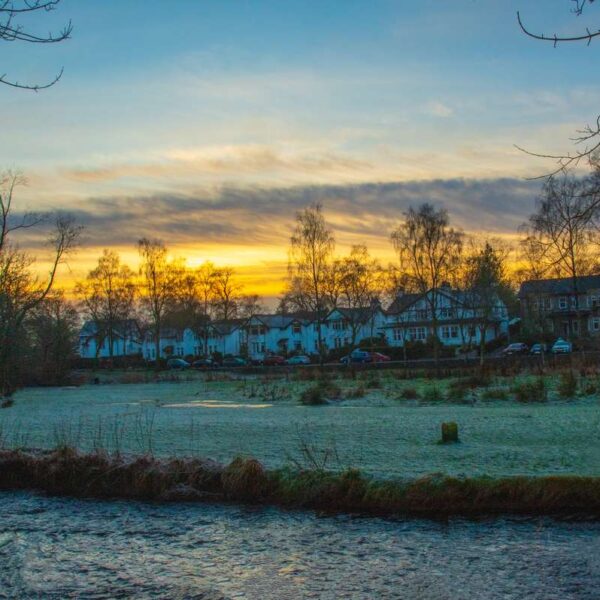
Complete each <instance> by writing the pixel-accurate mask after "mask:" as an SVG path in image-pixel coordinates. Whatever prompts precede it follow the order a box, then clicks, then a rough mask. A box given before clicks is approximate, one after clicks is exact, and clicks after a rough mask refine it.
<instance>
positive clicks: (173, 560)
mask: <svg viewBox="0 0 600 600" xmlns="http://www.w3.org/2000/svg"><path fill="white" fill-rule="evenodd" d="M0 514H2V520H1V522H0V565H1V567H0V597H1V598H11V599H13V598H18V599H24V600H27V599H34V598H35V599H46V598H48V599H57V600H58V599H60V600H63V599H66V598H93V599H100V598H106V599H109V598H110V599H113V598H136V599H138V598H139V599H144V598H152V599H154V598H162V599H184V598H186V599H187V598H189V599H198V600H199V599H205V600H216V599H219V598H231V599H233V598H240V599H241V598H244V599H257V600H269V599H273V600H283V599H288V598H289V599H294V600H296V599H300V598H323V599H332V600H333V599H336V600H337V599H340V598H360V599H379V598H396V599H404V598H406V599H410V600H419V599H424V600H425V599H427V600H443V599H448V600H450V599H452V600H455V599H470V598H473V599H477V600H485V599H495V598H498V599H500V598H502V599H504V600H506V599H512V598H514V599H519V600H521V599H523V598H528V599H529V600H531V599H537V598H539V599H540V600H541V599H543V600H549V599H554V598H556V599H561V600H567V599H571V598H572V599H578V600H582V599H586V598H589V599H597V598H598V597H599V590H600V524H599V523H590V522H567V521H555V520H552V519H548V518H543V519H514V518H512V519H507V518H494V519H489V520H478V521H469V520H462V519H456V520H450V521H444V522H434V521H428V520H415V519H409V520H385V519H373V518H358V517H351V516H336V517H331V516H318V515H315V514H313V513H309V512H285V511H281V510H277V509H273V508H268V509H264V508H257V509H252V508H244V507H239V506H218V505H203V504H151V503H141V502H114V501H111V502H107V501H91V500H74V499H68V498H48V497H44V496H40V495H35V494H29V493H23V492H18V493H12V492H11V493H6V492H5V493H0Z"/></svg>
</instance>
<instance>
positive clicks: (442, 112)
mask: <svg viewBox="0 0 600 600" xmlns="http://www.w3.org/2000/svg"><path fill="white" fill-rule="evenodd" d="M426 108H427V112H428V113H429V114H431V115H433V116H434V117H442V118H446V117H451V116H452V115H453V114H454V110H452V109H451V108H450V107H449V106H447V105H446V104H443V103H442V102H430V103H429V104H428V105H427V107H426Z"/></svg>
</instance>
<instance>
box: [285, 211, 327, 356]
mask: <svg viewBox="0 0 600 600" xmlns="http://www.w3.org/2000/svg"><path fill="white" fill-rule="evenodd" d="M334 248H335V240H334V237H333V233H332V231H331V229H329V227H328V226H327V223H326V222H325V217H324V216H323V209H322V207H321V205H320V204H313V205H312V206H309V207H308V208H305V209H304V210H302V211H300V212H298V213H297V214H296V227H295V229H294V233H293V234H292V237H291V239H290V252H289V263H288V273H289V286H290V289H291V290H292V293H293V294H294V295H296V297H297V299H298V300H297V302H298V304H299V305H303V306H305V307H306V308H308V309H309V310H311V311H313V312H314V315H315V324H316V327H317V340H318V342H317V343H318V351H319V360H320V363H321V364H323V356H324V348H323V335H322V323H323V318H324V316H325V315H324V312H325V308H326V306H327V304H326V303H327V294H326V281H327V274H328V269H329V268H330V265H331V261H332V255H333V251H334Z"/></svg>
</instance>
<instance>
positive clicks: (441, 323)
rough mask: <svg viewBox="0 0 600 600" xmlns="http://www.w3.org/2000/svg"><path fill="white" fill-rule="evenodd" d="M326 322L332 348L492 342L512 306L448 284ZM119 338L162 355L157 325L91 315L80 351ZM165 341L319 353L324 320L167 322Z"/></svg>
mask: <svg viewBox="0 0 600 600" xmlns="http://www.w3.org/2000/svg"><path fill="white" fill-rule="evenodd" d="M434 304H435V313H434V307H433V305H434ZM434 317H435V318H434ZM434 323H435V325H434ZM320 329H321V344H322V348H323V349H324V350H325V351H332V350H336V349H342V348H349V347H354V346H355V345H357V344H359V343H360V342H361V341H363V340H365V339H367V338H369V339H375V340H376V341H377V342H378V343H381V344H387V345H390V346H395V347H403V346H405V345H406V344H408V343H413V342H425V341H426V340H427V339H428V338H429V337H431V336H433V335H434V334H435V335H437V337H438V339H439V340H441V342H442V343H443V344H445V345H448V346H454V347H458V346H462V347H465V346H477V345H479V343H480V342H481V340H482V338H483V340H484V341H485V342H490V341H493V340H495V339H497V338H498V337H500V336H505V335H506V333H507V331H508V311H507V309H506V306H505V304H504V303H503V302H502V300H501V299H500V298H496V299H495V301H494V302H493V306H491V307H489V306H488V307H486V308H485V310H484V309H483V308H482V307H480V306H478V305H477V302H475V301H474V300H473V298H472V297H468V296H466V295H465V294H464V293H461V292H459V291H457V290H454V289H452V288H450V287H449V286H447V285H446V286H442V287H440V288H438V289H436V290H429V291H428V292H427V293H424V294H404V293H402V292H400V293H399V294H398V296H397V297H396V299H395V300H394V301H393V302H392V303H391V304H390V305H389V306H388V307H387V308H386V309H384V308H383V306H382V305H381V304H380V303H379V302H377V301H374V302H373V303H372V304H371V305H370V306H368V307H363V308H354V309H348V308H335V309H333V310H331V311H329V312H328V313H327V314H323V315H322V317H321V319H320ZM109 337H111V338H112V342H111V341H110V340H109ZM111 343H112V347H113V352H112V355H113V356H126V355H128V356H131V355H142V356H143V357H144V358H145V359H146V360H150V361H152V360H155V359H156V358H157V357H156V344H155V340H154V336H153V334H152V332H151V331H149V330H146V331H143V330H141V328H140V327H139V326H138V324H137V322H136V321H134V320H129V321H126V322H123V323H120V324H119V325H118V326H115V327H114V328H113V331H112V334H111V336H109V335H107V332H106V331H105V328H102V327H100V328H99V327H98V326H97V324H95V323H93V322H86V323H85V324H84V326H83V328H82V329H81V332H80V336H79V353H80V355H81V357H82V358H104V357H108V356H110V354H111V353H110V350H109V346H110V344H111ZM159 347H160V357H161V358H167V357H169V356H182V357H183V356H211V355H213V354H215V353H219V354H221V355H222V356H228V355H231V356H237V355H244V356H248V357H249V358H251V359H262V358H264V357H265V356H267V355H269V354H285V355H290V354H318V353H319V319H317V315H316V314H315V313H307V312H305V313H301V312H298V313H293V314H256V315H253V316H251V317H250V318H248V319H232V320H228V321H211V322H209V323H207V324H205V325H203V326H200V327H185V328H180V329H174V328H164V329H163V330H162V331H161V336H160V342H159Z"/></svg>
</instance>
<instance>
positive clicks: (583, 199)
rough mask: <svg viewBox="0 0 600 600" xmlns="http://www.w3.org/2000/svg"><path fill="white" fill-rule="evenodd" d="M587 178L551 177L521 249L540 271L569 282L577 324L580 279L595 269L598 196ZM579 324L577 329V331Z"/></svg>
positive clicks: (527, 228)
mask: <svg viewBox="0 0 600 600" xmlns="http://www.w3.org/2000/svg"><path fill="white" fill-rule="evenodd" d="M590 181H592V180H591V179H590V178H586V179H576V178H575V177H572V176H570V175H568V174H565V175H562V176H561V177H560V178H556V177H551V178H549V179H548V181H547V182H546V184H545V185H544V189H543V192H542V196H541V197H540V198H539V199H538V201H537V210H536V212H535V213H533V214H532V215H531V216H530V217H529V221H528V223H526V224H525V225H524V226H523V229H522V230H523V233H524V236H525V237H524V240H523V245H524V247H525V248H527V249H528V251H529V252H530V253H532V254H534V256H535V257H536V259H537V261H538V264H539V265H541V269H543V270H544V271H545V272H551V273H553V274H554V276H556V277H568V278H569V279H570V280H571V286H572V292H573V297H574V302H575V312H576V315H577V321H578V323H579V321H580V308H581V307H580V306H579V291H580V290H579V278H580V277H581V276H582V275H589V274H590V273H592V272H594V271H595V270H596V268H597V266H598V262H597V250H598V244H599V243H600V238H599V236H598V229H597V226H596V223H597V220H598V218H599V216H600V194H598V193H597V192H596V191H595V184H593V183H592V184H590ZM580 327H581V324H579V325H578V328H579V330H580Z"/></svg>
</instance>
